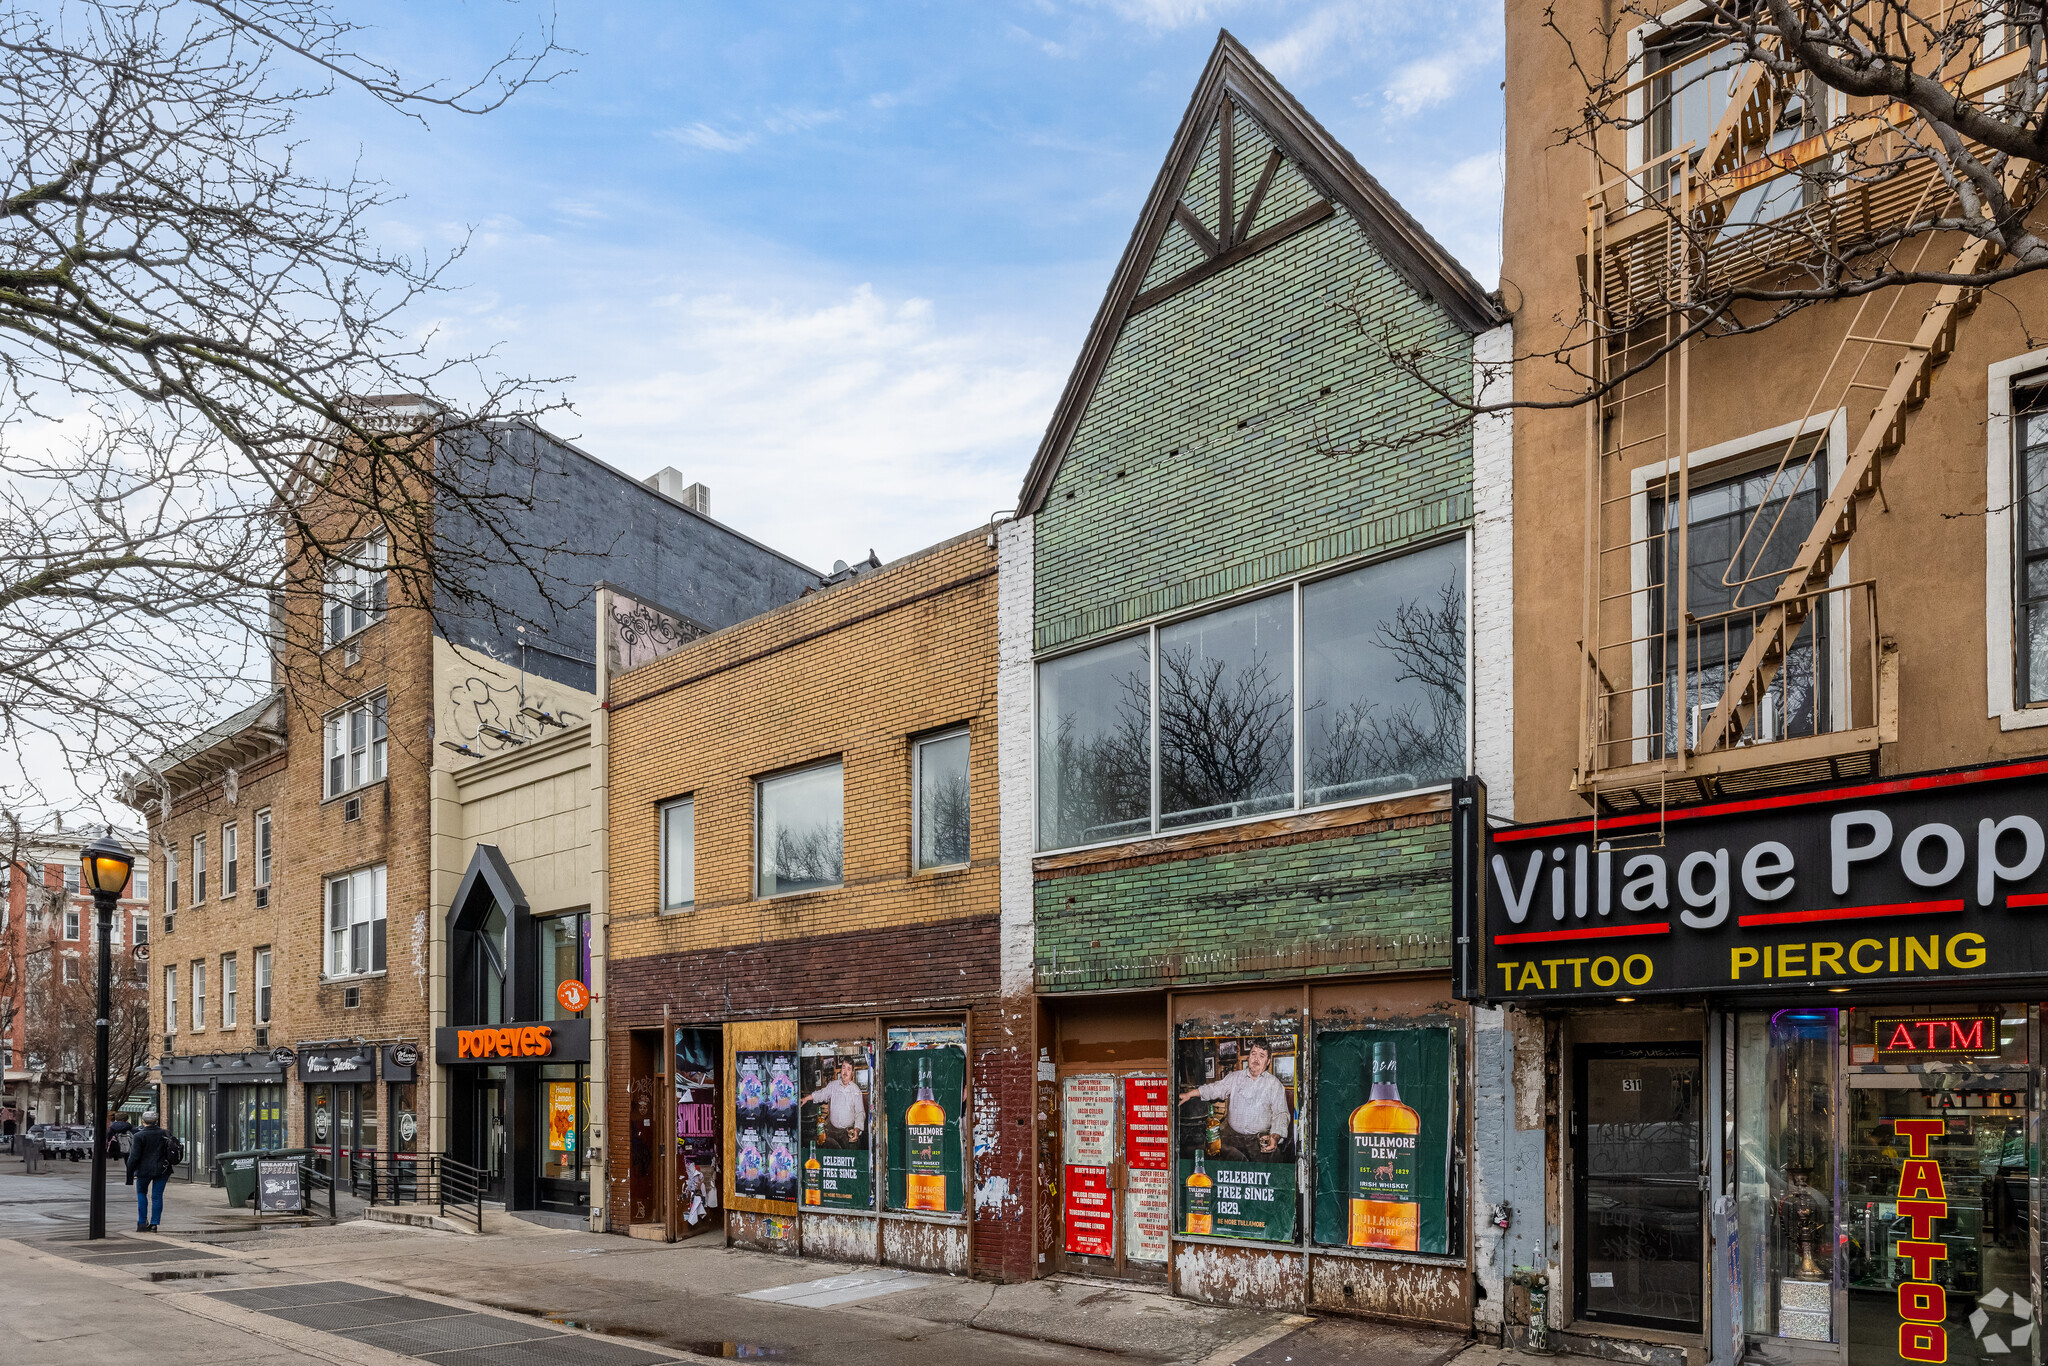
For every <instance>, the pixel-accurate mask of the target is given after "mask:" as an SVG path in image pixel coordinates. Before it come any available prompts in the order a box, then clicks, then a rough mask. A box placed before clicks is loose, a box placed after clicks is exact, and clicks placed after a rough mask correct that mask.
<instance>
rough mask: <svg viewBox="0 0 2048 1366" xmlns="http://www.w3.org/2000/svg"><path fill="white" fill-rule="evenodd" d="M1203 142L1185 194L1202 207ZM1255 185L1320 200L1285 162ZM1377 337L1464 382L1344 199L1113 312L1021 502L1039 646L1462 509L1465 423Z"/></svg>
mask: <svg viewBox="0 0 2048 1366" xmlns="http://www.w3.org/2000/svg"><path fill="white" fill-rule="evenodd" d="M1238 141H1239V145H1240V147H1241V148H1242V147H1243V146H1244V145H1245V144H1247V143H1249V144H1250V145H1251V146H1252V147H1253V148H1255V149H1262V148H1263V145H1264V144H1263V135H1261V134H1257V133H1256V130H1255V129H1254V128H1252V127H1251V126H1250V124H1249V120H1241V121H1240V124H1239V140H1238ZM1211 143H1212V147H1211V150H1210V152H1208V153H1207V154H1205V156H1204V159H1203V161H1202V163H1201V164H1200V166H1199V167H1198V168H1197V171H1196V173H1195V175H1194V177H1193V178H1192V179H1191V182H1190V202H1191V203H1193V202H1195V201H1196V200H1201V202H1203V203H1205V204H1207V205H1210V206H1212V207H1211V208H1210V209H1209V210H1208V212H1211V213H1213V211H1214V210H1213V205H1214V203H1215V200H1216V187H1215V185H1214V150H1213V143H1214V135H1213V133H1212V135H1211ZM1238 164H1239V166H1240V168H1241V169H1240V171H1239V173H1238V177H1237V180H1238V194H1239V196H1240V198H1241V199H1242V198H1243V197H1244V196H1247V195H1248V194H1249V192H1250V186H1249V184H1248V182H1249V181H1250V180H1251V179H1252V174H1251V172H1250V171H1248V170H1245V169H1242V168H1244V167H1246V166H1249V165H1252V164H1255V163H1254V162H1253V160H1252V158H1250V157H1245V156H1240V159H1239V163H1238ZM1205 176H1206V177H1208V178H1209V179H1208V182H1207V186H1206V188H1204V177H1205ZM1204 196H1206V197H1204ZM1270 197H1271V199H1272V202H1273V204H1275V205H1278V206H1284V207H1285V211H1286V212H1293V211H1294V209H1296V208H1299V207H1302V206H1304V205H1306V204H1311V203H1313V202H1315V198H1316V196H1315V194H1314V191H1313V187H1311V186H1309V185H1308V184H1307V182H1306V181H1305V180H1304V179H1303V177H1302V176H1301V175H1300V173H1299V172H1298V171H1297V170H1296V169H1295V167H1294V166H1293V164H1292V163H1288V164H1286V165H1284V166H1283V167H1282V168H1281V171H1280V174H1279V175H1278V176H1277V177H1276V179H1275V182H1274V185H1273V188H1272V190H1271V192H1270ZM1275 211H1276V210H1274V209H1270V208H1268V209H1262V211H1261V213H1260V216H1259V223H1260V225H1261V226H1263V225H1265V224H1266V222H1267V221H1268V219H1269V218H1271V217H1272V215H1273V213H1274V212H1275ZM1240 212H1241V210H1240ZM1173 232H1174V233H1176V234H1180V237H1178V238H1177V237H1174V236H1169V237H1168V238H1167V240H1166V242H1165V243H1164V244H1162V249H1163V250H1165V251H1167V252H1169V253H1172V254H1174V255H1176V256H1183V255H1184V253H1185V246H1184V245H1183V243H1182V242H1181V240H1180V239H1181V238H1184V237H1185V233H1184V232H1182V230H1181V229H1180V228H1179V227H1178V226H1176V227H1175V228H1174V229H1173ZM1197 259H1199V257H1197ZM1176 265H1178V262H1176ZM1152 273H1155V274H1156V273H1159V272H1157V271H1156V270H1155V271H1154V272H1152ZM1361 319H1363V330H1362V331H1361V324H1360V320H1361ZM1389 349H1394V350H1396V351H1400V352H1404V353H1408V354H1416V355H1421V356H1423V357H1424V358H1425V359H1424V360H1423V362H1422V363H1423V365H1424V366H1425V368H1426V372H1427V373H1428V375H1429V378H1430V380H1431V382H1432V383H1434V384H1435V385H1437V386H1438V387H1440V388H1442V389H1444V390H1446V391H1448V392H1451V393H1462V392H1466V391H1468V390H1469V389H1470V386H1471V342H1470V338H1469V337H1467V336H1466V334H1465V333H1464V332H1463V330H1462V329H1460V328H1459V326H1458V325H1457V323H1456V322H1455V321H1454V320H1453V319H1452V318H1451V317H1450V316H1449V315H1448V314H1447V313H1445V312H1444V310H1443V309H1442V308H1440V307H1439V306H1438V305H1437V304H1436V303H1435V302H1434V301H1433V300H1431V299H1430V298H1429V297H1428V296H1427V295H1425V294H1422V293H1421V292H1419V291H1418V290H1416V289H1415V288H1414V286H1412V285H1410V284H1409V283H1408V281H1407V280H1406V279H1405V278H1403V277H1402V276H1401V274H1400V273H1399V272H1398V271H1396V270H1395V269H1394V268H1393V267H1392V266H1390V265H1389V264H1388V263H1387V262H1386V260H1385V259H1384V258H1383V257H1382V256H1381V255H1380V253H1379V251H1378V250H1377V248H1375V246H1374V245H1373V243H1372V241H1371V239H1370V238H1369V237H1368V236H1367V235H1366V233H1365V232H1364V231H1363V230H1362V229H1361V228H1360V227H1359V226H1358V224H1357V223H1356V222H1355V221H1354V220H1353V219H1352V218H1351V217H1350V216H1349V215H1348V214H1347V213H1345V212H1344V211H1343V210H1342V209H1341V208H1339V209H1338V211H1337V212H1336V213H1335V214H1333V215H1332V216H1331V217H1329V218H1327V219H1325V220H1324V221H1323V222H1321V223H1319V224H1317V225H1315V226H1314V227H1311V228H1308V229H1305V230H1303V231H1301V232H1298V233H1296V234H1295V235H1294V236H1293V237H1291V238H1289V239H1288V240H1287V241H1285V242H1283V243H1282V244H1281V245H1279V246H1277V247H1273V248H1270V249H1268V250H1267V251H1265V252H1262V253H1260V254H1259V255H1257V256H1254V257H1252V258H1251V259H1250V260H1247V261H1244V262H1241V263H1239V264H1238V265H1236V266H1233V267H1232V268H1230V269H1229V270H1226V271H1224V272H1223V273H1222V274H1220V275H1218V276H1216V277H1214V278H1213V279H1210V280H1207V281H1205V282H1203V283H1201V284H1199V285H1196V286H1194V287H1193V288H1190V289H1187V290H1184V291H1182V292H1181V293H1180V294H1178V295H1175V296H1174V297H1173V298H1171V299H1169V300H1167V301H1166V302H1164V303H1162V304H1159V305H1157V306H1155V307H1153V308H1151V309H1148V310H1146V311H1145V312H1143V313H1140V314H1138V315H1137V316H1136V317H1134V318H1131V319H1130V320H1129V321H1128V322H1127V323H1126V324H1125V326H1124V330H1123V333H1122V335H1121V336H1120V337H1119V338H1118V339H1117V342H1116V345H1115V346H1114V348H1113V349H1112V351H1111V354H1110V359H1109V362H1108V364H1107V366H1106V368H1105V370H1104V372H1103V375H1102V378H1101V380H1100V382H1099V383H1098V384H1097V386H1096V390H1095V393H1094V396H1093V398H1092V399H1091V400H1090V402H1089V405H1088V409H1087V412H1086V413H1085V414H1084V415H1083V417H1082V419H1081V423H1080V425H1079V427H1078V428H1077V429H1076V432H1075V436H1074V439H1073V442H1072V444H1071V445H1070V447H1069V449H1068V451H1067V455H1066V458H1065V460H1064V462H1063V464H1062V465H1061V468H1060V472H1059V475H1058V477H1057V478H1056V480H1055V481H1054V483H1053V486H1052V488H1051V490H1050V493H1049V495H1048V498H1047V501H1046V503H1045V505H1044V507H1043V508H1042V509H1041V511H1040V512H1039V515H1038V519H1037V563H1036V588H1035V592H1036V602H1035V607H1036V610H1035V626H1036V630H1035V637H1036V646H1037V648H1038V649H1041V650H1046V649H1054V648H1059V647H1063V646H1068V645H1073V644H1078V643H1081V642H1084V641H1087V640H1090V639H1092V638H1094V637H1097V636H1101V635H1106V634H1109V633H1112V632H1115V631H1117V630H1118V629H1120V628H1122V627H1124V626H1127V625H1128V624H1130V623H1132V622H1135V621H1140V620H1143V619H1145V618H1147V617H1150V616H1154V615H1157V614H1159V613H1161V612H1167V611H1173V610H1176V609H1179V608H1182V607H1188V606H1193V605H1196V604H1198V603H1201V602H1203V601H1206V600H1209V599H1211V598H1216V597H1220V596H1224V595H1227V594H1231V593H1235V592H1238V591H1240V590H1242V589H1244V588H1248V587H1252V586H1255V585H1257V584H1260V583H1264V582H1268V581H1272V580H1278V579H1285V578H1288V577H1290V576H1293V575H1296V574H1300V573H1302V572H1304V571H1307V570H1312V569H1314V568H1315V567H1316V566H1318V565H1320V564H1324V563H1328V562H1331V561H1334V560H1339V559H1343V558H1345V557H1347V556H1352V555H1357V554H1361V553H1366V552H1371V551H1378V550H1394V549H1398V548H1399V547H1401V546H1403V545H1406V544H1410V543H1417V542H1422V541H1426V540H1428V539H1431V538H1434V537H1439V536H1442V535H1445V534H1449V533H1453V532H1455V531H1457V530H1459V529H1462V528H1463V527H1465V526H1466V525H1468V524H1469V523H1470V520H1471V516H1472V484H1471V438H1470V432H1469V426H1468V424H1467V423H1466V422H1464V421H1463V420H1462V417H1463V415H1462V413H1461V412H1460V411H1459V410H1458V409H1457V407H1456V406H1455V405H1453V404H1451V403H1449V402H1446V401H1445V400H1443V399H1440V398H1438V397H1437V396H1436V395H1435V394H1433V393H1432V392H1431V391H1430V389H1429V387H1428V386H1427V385H1425V384H1422V383H1420V382H1418V381H1417V380H1416V379H1414V378H1412V377H1410V376H1408V375H1406V374H1404V373H1402V372H1401V370H1400V369H1398V368H1397V367H1396V366H1395V365H1394V363H1392V362H1391V361H1389V360H1387V359H1386V358H1385V353H1386V352H1387V351H1388V350H1389ZM1324 389H1328V390H1329V392H1328V393H1327V394H1326V393H1324V392H1323V390H1324Z"/></svg>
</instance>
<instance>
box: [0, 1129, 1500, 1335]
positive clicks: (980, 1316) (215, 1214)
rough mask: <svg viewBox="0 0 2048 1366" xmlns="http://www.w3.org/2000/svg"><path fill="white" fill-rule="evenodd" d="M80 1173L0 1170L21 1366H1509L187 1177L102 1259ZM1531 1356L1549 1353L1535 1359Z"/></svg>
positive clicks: (1318, 1323) (1058, 1288)
mask: <svg viewBox="0 0 2048 1366" xmlns="http://www.w3.org/2000/svg"><path fill="white" fill-rule="evenodd" d="M86 1170H87V1169H86V1168H85V1167H83V1166H82V1165H80V1166H77V1167H74V1166H73V1165H72V1164H70V1163H61V1164H55V1165H53V1166H51V1167H50V1168H48V1169H47V1170H46V1171H45V1172H44V1173H43V1174H41V1175H36V1176H28V1175H25V1174H23V1173H22V1168H21V1164H20V1162H19V1161H17V1160H15V1159H13V1158H11V1157H4V1156H0V1257H5V1259H6V1262H7V1265H8V1267H9V1270H8V1272H7V1275H6V1283H7V1285H8V1289H9V1294H8V1301H9V1304H8V1309H9V1312H8V1319H9V1325H10V1333H11V1334H13V1335H14V1336H15V1337H16V1338H17V1339H18V1340H19V1341H20V1342H21V1344H22V1345H23V1347H24V1350H25V1352H26V1354H25V1355H24V1356H23V1357H22V1359H23V1360H33V1361H35V1362H37V1363H38V1364H39V1366H69V1364H70V1363H74V1362H75V1363H79V1364H80V1366H84V1364H85V1363H93V1364H94V1366H99V1363H104V1362H106V1361H109V1360H120V1359H126V1358H128V1357H130V1356H132V1355H133V1354H134V1353H135V1351H136V1349H137V1346H138V1344H147V1351H146V1357H147V1359H148V1360H150V1361H151V1362H152V1363H166V1362H168V1363H176V1362H186V1361H190V1362H194V1363H202V1362H204V1363H209V1366H210V1364H211V1363H214V1362H217V1361H220V1360H234V1361H236V1362H238V1363H240V1362H269V1361H303V1360H328V1361H338V1362H351V1363H363V1364H364V1366H386V1364H387V1363H398V1362H412V1363H415V1364H416V1363H418V1362H421V1361H426V1362H433V1363H439V1364H440V1366H485V1363H490V1366H525V1364H526V1363H532V1366H542V1363H569V1364H571V1366H649V1364H650V1363H659V1362H663V1361H670V1360H685V1361H692V1360H729V1359H734V1358H753V1359H761V1360H773V1361H781V1362H788V1363H791V1364H792V1366H810V1364H813V1363H815V1364H816V1366H827V1364H828V1363H829V1364H830V1366H895V1364H896V1363H905V1362H914V1361H945V1362H962V1361H965V1362H972V1363H974V1366H1041V1364H1042V1363H1095V1362H1101V1363H1108V1362H1123V1363H1149V1362H1158V1363H1185V1364H1186V1366H1237V1364H1239V1363H1242V1366H1354V1363H1371V1364H1372V1366H1448V1363H1451V1362H1453V1361H1456V1362H1457V1363H1458V1366H1496V1364H1497V1363H1503V1362H1507V1361H1512V1360H1515V1359H1516V1358H1514V1357H1513V1356H1512V1355H1505V1354H1502V1353H1501V1352H1499V1351H1498V1350H1487V1349H1483V1348H1476V1347H1473V1346H1472V1345H1471V1344H1469V1343H1468V1342H1467V1341H1466V1340H1465V1339H1463V1338H1461V1337H1456V1336H1452V1335H1447V1334H1439V1333H1428V1332H1413V1331H1407V1330H1402V1329H1397V1328H1392V1327H1389V1326H1386V1325H1380V1324H1362V1323H1358V1322H1355V1321H1350V1320H1339V1319H1315V1320H1310V1319H1306V1318H1300V1317H1293V1316H1287V1315H1281V1314H1273V1313H1267V1312H1264V1311H1259V1310H1251V1309H1233V1308H1225V1307H1219V1306H1213V1305H1200V1304H1194V1303H1191V1302H1189V1301H1186V1300H1180V1299H1175V1298H1172V1297H1170V1296H1168V1295H1165V1294H1162V1293H1157V1292H1155V1291H1151V1290H1144V1289H1136V1288H1133V1287H1129V1286H1122V1285H1115V1284H1107V1283H1101V1282H1091V1281H1081V1280H1077V1279H1067V1278H1052V1279H1047V1280H1040V1281H1034V1282H1031V1283H1028V1284H1024V1285H1003V1286H999V1285H993V1284H990V1283H987V1282H978V1281H968V1280H964V1279H961V1278H958V1277H948V1276H936V1275H925V1274H919V1273H910V1272H902V1271H897V1270H893V1269H888V1268H879V1267H862V1266H835V1265H831V1264H826V1263H820V1262H815V1261H808V1260H796V1259H792V1258H786V1257H772V1256H767V1255H763V1254H758V1253H750V1252H742V1251H738V1250H733V1249H728V1248H725V1247H723V1246H721V1245H720V1240H718V1239H716V1238H710V1239H698V1240H696V1241H694V1242H691V1243H683V1244H676V1245H673V1246H669V1245H663V1244H660V1243H649V1242H642V1241H636V1240H631V1239H626V1238H620V1237H609V1236H605V1235H601V1234H592V1233H589V1232H587V1231H580V1230H565V1229H560V1228H550V1227H545V1226H542V1225H538V1224H533V1223H528V1222H526V1221H523V1220H517V1219H511V1218H508V1217H506V1216H503V1215H498V1216H495V1217H494V1218H493V1219H492V1220H491V1222H490V1226H489V1227H490V1232H489V1233H487V1234H486V1235H485V1236H482V1237H478V1236H476V1235H474V1234H467V1233H450V1232H444V1231H436V1230H432V1229H421V1228H404V1227H395V1226H391V1225H386V1224H377V1223H370V1222H367V1221H364V1220H361V1219H347V1218H345V1219H344V1220H343V1221H342V1222H340V1223H338V1224H334V1225H328V1224H326V1223H325V1222H324V1221H315V1222H313V1223H310V1224H307V1223H292V1224H285V1225H278V1224H276V1223H271V1224H268V1225H265V1226H260V1227H259V1226H257V1225H256V1223H255V1221H254V1219H253V1218H252V1217H251V1216H250V1215H248V1214H246V1213H244V1212H241V1211H234V1210H230V1209H228V1208H227V1205H226V1201H225V1199H224V1197H223V1195H222V1193H221V1192H220V1191H217V1190H209V1189H207V1188H205V1187H194V1186H190V1185H181V1184H179V1183H176V1182H173V1183H172V1188H171V1195H170V1198H169V1199H168V1200H167V1202H166V1206H165V1215H164V1220H163V1224H162V1228H163V1232H162V1233H161V1234H159V1235H148V1234H136V1233H135V1232H133V1227H134V1220H133V1213H132V1212H133V1209H134V1205H133V1193H132V1191H131V1190H130V1188H128V1187H126V1186H124V1185H122V1184H121V1180H120V1176H119V1174H118V1172H116V1173H115V1174H114V1175H113V1176H112V1178H111V1179H110V1181H109V1183H108V1192H107V1196H108V1199H107V1207H108V1211H109V1218H108V1227H109V1230H110V1232H112V1233H113V1234H114V1235H115V1236H114V1238H113V1239H112V1240H110V1241H108V1242H104V1243H88V1242H86V1240H85V1238H84V1233H85V1212H86V1200H85V1196H86V1185H87V1183H86ZM1531 1360H1533V1359H1531Z"/></svg>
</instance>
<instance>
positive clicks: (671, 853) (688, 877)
mask: <svg viewBox="0 0 2048 1366" xmlns="http://www.w3.org/2000/svg"><path fill="white" fill-rule="evenodd" d="M696 901H697V803H696V801H695V800H694V799H693V798H690V797H685V798H683V799H682V800H681V801H679V802H669V803H668V804H667V805H665V806H663V807H662V808H661V908H662V909H663V910H665V911H674V910H680V909H682V908H684V907H687V906H692V905H695V904H696Z"/></svg>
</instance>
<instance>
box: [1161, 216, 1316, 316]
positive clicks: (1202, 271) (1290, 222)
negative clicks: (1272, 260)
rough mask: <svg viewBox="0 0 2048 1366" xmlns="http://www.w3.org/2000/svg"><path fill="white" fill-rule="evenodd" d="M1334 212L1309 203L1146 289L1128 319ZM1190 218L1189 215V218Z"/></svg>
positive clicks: (1312, 225)
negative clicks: (1261, 230) (1290, 214)
mask: <svg viewBox="0 0 2048 1366" xmlns="http://www.w3.org/2000/svg"><path fill="white" fill-rule="evenodd" d="M1336 211H1337V209H1336V206H1335V205H1333V204H1332V203H1330V201H1329V200H1327V199H1325V200H1323V201H1322V202H1321V203H1319V204H1311V205H1310V206H1309V207H1308V208H1305V209H1303V210H1302V211H1301V212H1300V213H1298V214H1295V215H1294V216H1293V217H1292V218H1284V219H1282V220H1281V221H1280V222H1278V223H1275V224H1274V225H1273V226H1272V227H1270V228H1267V229H1266V230H1265V231H1264V232H1262V233H1260V234H1259V235H1258V236H1257V237H1251V238H1247V239H1245V240H1244V241H1242V242H1240V243H1238V244H1237V245H1236V246H1234V247H1232V248H1231V249H1230V250H1229V251H1226V252H1224V253H1223V254H1222V255H1220V256H1215V257H1212V258H1210V259H1209V260H1207V261H1205V262H1203V263H1202V264H1201V265H1199V266H1196V267H1195V268H1194V269H1193V270H1191V271H1189V272H1188V273H1187V274H1185V275H1183V276H1181V277H1180V278H1179V279H1177V280H1168V281H1167V282H1166V283H1165V284H1163V285H1160V286H1159V287H1158V288H1156V289H1149V290H1147V291H1145V292H1144V293H1143V294H1140V295H1139V296H1138V297H1137V298H1136V299H1133V300H1132V301H1131V316H1133V317H1135V316H1136V315H1137V314H1140V313H1143V312H1144V311H1145V310H1146V309H1148V308H1150V307H1152V306H1153V305H1154V304H1163V303H1165V302H1166V301H1167V300H1168V299H1171V298H1172V297H1173V296H1174V295H1176V294H1178V293H1180V292H1181V291H1182V290H1184V289H1188V288H1191V287H1193V286H1195V285H1198V284H1200V283H1202V281H1204V280H1206V279H1208V278H1209V277H1210V276H1212V275H1220V274H1222V273H1223V272H1224V271H1226V270H1228V269H1230V268H1231V267H1232V266H1234V265H1236V264H1237V263H1238V262H1239V261H1242V260H1245V259H1247V258H1248V257H1252V256H1257V255H1258V254H1259V253H1260V252H1262V251H1264V250H1265V249H1266V248H1267V247H1276V246H1278V245H1280V243H1282V242H1284V241H1286V240H1287V239H1288V238H1290V237H1292V236H1294V234H1296V233H1297V232H1300V231H1301V230H1302V229H1303V228H1312V227H1314V226H1315V225H1316V224H1318V223H1320V222H1322V221H1323V220H1324V219H1325V218H1328V217H1329V216H1330V215H1331V214H1333V213H1335V212H1336ZM1191 216H1192V215H1191Z"/></svg>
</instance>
